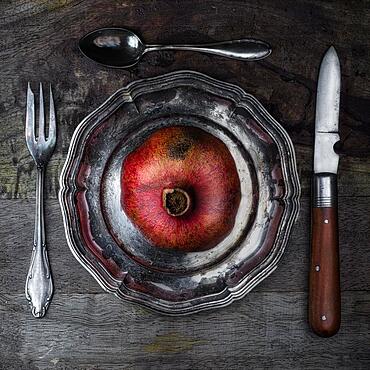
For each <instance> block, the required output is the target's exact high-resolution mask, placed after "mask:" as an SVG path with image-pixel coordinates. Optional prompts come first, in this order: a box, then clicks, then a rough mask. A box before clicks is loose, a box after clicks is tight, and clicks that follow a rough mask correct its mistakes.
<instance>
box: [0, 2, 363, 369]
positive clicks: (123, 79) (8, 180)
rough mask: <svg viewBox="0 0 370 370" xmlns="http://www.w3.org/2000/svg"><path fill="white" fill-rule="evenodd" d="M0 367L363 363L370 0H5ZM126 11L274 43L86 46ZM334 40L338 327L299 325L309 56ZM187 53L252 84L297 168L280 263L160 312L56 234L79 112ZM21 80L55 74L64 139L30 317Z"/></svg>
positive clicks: (154, 35) (29, 180)
mask: <svg viewBox="0 0 370 370" xmlns="http://www.w3.org/2000/svg"><path fill="white" fill-rule="evenodd" d="M0 17H1V18H0V36H1V37H0V81H1V83H0V122H1V125H0V204H1V206H0V241H1V242H0V251H1V255H0V282H1V284H0V323H1V324H0V368H1V369H27V370H31V369H123V368H125V369H126V368H127V369H128V368H130V369H131V368H135V369H136V368H137V369H146V368H148V369H149V368H153V369H158V368H160V369H177V368H178V369H222V368H225V369H242V368H279V369H286V368H310V369H312V368H351V369H359V368H364V369H365V368H367V369H368V368H370V242H369V237H370V202H369V200H370V149H369V148H370V87H369V86H370V77H369V71H370V62H369V61H370V51H369V50H370V37H369V35H370V2H369V1H336V2H331V1H304V0H299V1H295V0H286V1H282V0H281V1H272V0H271V1H266V0H264V1H261V0H254V1H251V0H250V1H235V0H233V1H204V0H203V1H175V0H172V1H165V0H154V1H143V0H142V1H132V0H120V1H98V0H89V1H88V0H85V1H72V0H50V1H47V0H37V1H36V0H33V1H30V0H9V1H2V2H1V4H0ZM103 26H126V27H127V28H131V29H133V30H135V31H137V32H138V33H139V34H140V35H141V36H142V37H143V39H144V40H145V41H147V42H148V43H149V42H151V43H167V42H177V43H180V42H184V43H190V42H209V41H216V40H224V39H236V38H242V37H250V36H252V37H256V38H261V39H263V40H266V41H268V42H269V43H271V45H272V46H273V49H274V52H273V54H272V56H271V57H269V58H268V59H266V60H265V61H262V62H257V63H243V62H239V61H231V60H226V59H222V58H218V57H214V56H207V55H202V54H195V53H188V52H176V53H175V52H169V51H168V52H162V53H151V54H148V55H147V56H145V58H144V59H143V60H142V62H141V63H140V64H138V65H137V66H136V67H134V68H132V69H131V70H129V71H120V70H109V69H106V68H103V67H99V66H97V65H95V64H94V63H92V62H90V61H88V60H87V59H85V58H84V57H83V56H82V55H81V54H80V53H79V51H78V48H77V41H78V39H79V38H80V37H81V36H82V35H83V34H85V33H86V32H88V31H90V30H92V29H95V28H98V27H103ZM331 44H334V45H335V47H336V48H337V51H338V54H339V56H340V60H341V65H342V76H343V80H342V82H343V85H342V86H343V87H342V104H341V117H340V125H341V128H340V131H341V137H342V138H343V139H344V144H343V148H342V149H343V151H344V152H345V153H346V156H345V157H344V158H342V160H341V163H340V175H339V195H340V199H339V202H340V217H339V222H340V250H341V283H342V316H343V317H342V327H341V330H340V332H339V333H338V334H337V335H336V336H335V337H332V338H329V339H322V338H319V337H316V336H315V335H314V334H312V333H311V331H310V330H309V328H308V325H307V281H308V259H309V230H310V218H309V194H310V189H309V187H310V174H311V168H312V160H311V159H312V143H313V136H312V134H313V127H314V105H315V89H316V79H317V72H318V67H319V63H320V60H321V57H322V55H323V53H324V52H325V50H326V49H327V48H328V47H329V46H330V45H331ZM179 69H191V70H197V71H200V72H204V73H206V74H208V75H210V76H212V77H215V78H218V79H221V80H224V81H228V82H231V83H235V84H237V85H239V86H241V87H242V88H244V89H245V90H246V91H248V92H250V93H252V94H254V95H255V96H256V97H257V98H258V99H259V100H260V101H261V102H262V103H263V104H264V105H265V106H266V107H267V108H268V110H269V112H270V113H271V114H272V115H273V116H274V117H275V118H276V119H277V120H279V121H280V122H281V123H282V125H283V126H284V127H285V128H286V130H287V131H288V132H289V134H290V135H291V137H292V139H293V142H294V144H295V148H296V154H297V160H298V167H299V174H300V179H301V183H302V202H301V204H302V208H301V212H300V217H299V220H298V222H297V224H296V225H295V227H294V231H293V234H292V236H291V238H290V242H289V244H288V247H287V249H286V254H285V256H284V257H283V259H282V261H281V264H280V266H279V268H278V269H277V270H276V272H274V273H273V274H272V275H271V276H270V277H269V278H268V279H267V280H265V281H264V282H263V283H262V284H261V285H259V286H258V287H257V288H256V289H254V290H253V291H252V292H251V293H250V294H249V295H248V296H247V297H245V298H244V299H242V300H240V301H238V302H236V303H234V304H232V305H231V306H229V307H227V308H223V309H219V310H214V311H209V312H204V313H201V314H196V315H193V316H188V317H179V318H170V317H165V316H161V315H159V314H156V313H152V312H150V311H148V310H147V309H143V308H141V307H140V306H137V305H134V304H130V303H125V302H121V301H119V300H118V299H117V298H115V297H114V296H112V295H109V294H107V293H105V292H104V291H102V289H101V288H100V287H99V285H98V284H97V282H96V281H95V280H94V279H93V278H92V277H91V276H90V275H89V273H88V272H87V271H85V270H84V269H83V268H82V267H81V266H80V265H79V263H78V262H77V261H76V260H75V259H74V258H73V256H72V254H71V252H70V251H69V248H68V246H67V243H66V239H65V237H64V230H63V225H62V217H61V212H60V209H59V204H58V200H57V192H58V187H59V186H58V179H59V174H60V171H61V168H62V166H63V163H64V160H65V157H66V154H67V150H68V146H69V143H70V139H71V135H72V133H73V131H74V129H75V128H76V126H77V124H78V123H79V122H80V121H81V119H82V118H83V117H84V116H86V115H87V114H88V113H89V112H91V111H92V110H93V109H95V108H96V107H98V106H99V105H100V104H101V103H102V102H103V101H104V100H105V99H106V98H107V97H108V96H109V95H111V94H112V93H113V92H114V91H115V90H117V89H118V88H120V87H121V86H124V85H126V84H127V83H128V82H130V81H133V80H136V79H140V78H144V77H149V76H156V75H159V74H162V73H166V72H169V71H174V70H179ZM27 81H31V83H32V86H33V88H34V89H36V87H37V85H36V84H37V83H38V82H39V81H43V82H51V83H52V84H53V87H54V93H55V99H56V107H57V114H58V125H59V130H58V135H59V136H58V143H57V148H56V152H55V155H54V156H53V158H52V160H51V162H50V165H49V167H48V175H47V183H46V190H47V195H46V196H47V202H46V207H47V208H46V209H47V212H46V213H47V216H46V220H47V235H48V245H49V251H50V260H51V265H52V270H53V276H54V282H55V295H54V298H53V301H52V303H51V305H50V308H49V311H48V313H47V316H46V317H45V318H43V319H39V320H38V319H34V318H33V317H32V316H31V313H30V311H29V308H28V306H27V303H26V300H25V295H24V282H25V278H26V273H27V269H28V266H29V259H30V254H31V249H32V233H33V219H34V214H33V212H34V183H35V166H34V164H33V161H32V159H31V157H30V155H29V153H28V151H27V148H26V145H25V139H24V122H25V93H26V85H27Z"/></svg>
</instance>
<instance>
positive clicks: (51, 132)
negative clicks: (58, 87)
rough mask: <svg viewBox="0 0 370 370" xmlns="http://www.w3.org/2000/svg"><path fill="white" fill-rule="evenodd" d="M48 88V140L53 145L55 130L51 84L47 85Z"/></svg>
mask: <svg viewBox="0 0 370 370" xmlns="http://www.w3.org/2000/svg"><path fill="white" fill-rule="evenodd" d="M49 90H50V118H49V134H48V141H50V144H51V145H54V144H55V140H56V136H57V135H56V134H57V132H56V120H55V107H54V98H53V91H52V89H51V84H50V85H49Z"/></svg>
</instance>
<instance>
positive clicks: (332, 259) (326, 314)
mask: <svg viewBox="0 0 370 370" xmlns="http://www.w3.org/2000/svg"><path fill="white" fill-rule="evenodd" d="M339 106H340V63H339V58H338V55H337V52H336V50H335V49H334V47H333V46H331V47H330V48H329V49H328V50H327V52H326V53H325V55H324V57H323V59H322V62H321V66H320V72H319V78H318V87H317V97H316V116H315V144H314V166H313V167H314V175H313V182H312V215H311V224H312V229H311V266H310V282H309V323H310V326H311V328H312V330H313V331H314V332H315V333H316V334H317V335H320V336H324V337H329V336H332V335H334V334H335V333H336V332H337V331H338V330H339V327H340V320H341V302H340V300H341V298H340V280H339V245H338V211H337V198H338V197H337V192H338V191H337V172H338V164H339V156H338V154H336V153H335V150H334V145H335V143H337V142H338V141H339V139H340V137H339V131H338V125H339V124H338V122H339Z"/></svg>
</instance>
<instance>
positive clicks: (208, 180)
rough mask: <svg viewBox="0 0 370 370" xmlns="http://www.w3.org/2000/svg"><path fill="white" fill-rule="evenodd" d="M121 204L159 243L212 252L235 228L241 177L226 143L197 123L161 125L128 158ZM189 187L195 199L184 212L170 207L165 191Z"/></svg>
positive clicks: (147, 235) (172, 246) (142, 228)
mask: <svg viewBox="0 0 370 370" xmlns="http://www.w3.org/2000/svg"><path fill="white" fill-rule="evenodd" d="M121 184H122V192H121V204H122V207H123V209H124V211H125V212H126V214H127V216H128V217H129V218H130V219H131V221H132V222H133V223H134V224H135V225H136V227H138V228H139V230H140V231H141V232H142V234H143V235H144V236H145V237H146V238H147V239H148V240H149V241H150V242H151V243H152V244H153V245H154V246H156V247H159V248H167V249H173V250H181V251H186V252H194V251H202V250H207V249H210V248H212V247H214V246H215V245H217V244H218V243H219V242H220V241H221V240H222V239H224V238H225V237H226V236H227V235H228V234H229V233H230V231H231V229H232V228H233V226H234V223H235V216H236V213H237V210H238V207H239V203H240V197H241V195H240V181H239V176H238V173H237V169H236V166H235V162H234V159H233V157H232V156H231V154H230V152H229V150H228V148H227V147H226V145H225V144H224V143H223V142H222V141H221V140H220V139H218V138H216V137H215V136H213V135H211V134H210V133H208V132H206V131H204V130H201V129H199V128H196V127H189V126H170V127H165V128H161V129H158V130H157V131H155V132H154V133H153V134H152V135H151V136H149V137H148V138H147V139H146V140H145V142H143V143H142V144H141V146H139V147H138V148H136V149H135V150H134V151H133V152H131V153H130V154H129V155H128V156H127V157H126V158H125V160H124V162H123V165H122V171H121ZM172 188H178V189H182V190H184V191H185V192H186V193H187V194H188V195H189V198H190V199H191V202H190V208H189V210H188V211H187V212H186V213H185V214H183V215H181V216H173V215H171V214H169V213H168V212H167V210H166V208H165V207H164V202H163V192H164V189H172Z"/></svg>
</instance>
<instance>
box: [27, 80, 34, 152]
mask: <svg viewBox="0 0 370 370" xmlns="http://www.w3.org/2000/svg"><path fill="white" fill-rule="evenodd" d="M26 141H27V144H28V145H30V144H31V143H35V141H36V140H35V97H34V95H33V92H32V90H31V86H30V83H29V82H28V85H27V110H26Z"/></svg>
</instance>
